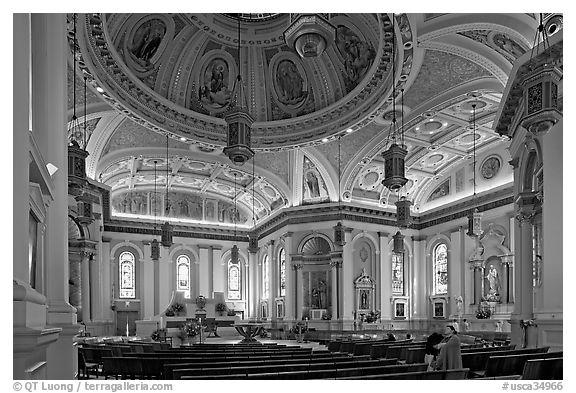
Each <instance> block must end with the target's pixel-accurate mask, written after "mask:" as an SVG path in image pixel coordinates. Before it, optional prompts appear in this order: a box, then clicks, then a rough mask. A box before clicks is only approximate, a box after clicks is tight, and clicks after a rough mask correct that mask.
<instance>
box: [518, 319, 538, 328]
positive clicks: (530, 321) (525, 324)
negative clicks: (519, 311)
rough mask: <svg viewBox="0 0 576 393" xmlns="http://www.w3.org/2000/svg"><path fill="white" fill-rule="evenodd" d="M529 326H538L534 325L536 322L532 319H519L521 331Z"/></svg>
mask: <svg viewBox="0 0 576 393" xmlns="http://www.w3.org/2000/svg"><path fill="white" fill-rule="evenodd" d="M530 326H538V325H536V321H535V320H533V319H521V320H520V327H521V328H523V329H526V328H527V327H530Z"/></svg>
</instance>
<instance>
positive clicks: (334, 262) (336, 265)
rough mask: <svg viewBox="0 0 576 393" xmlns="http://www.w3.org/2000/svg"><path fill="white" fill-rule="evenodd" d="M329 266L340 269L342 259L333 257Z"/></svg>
mask: <svg viewBox="0 0 576 393" xmlns="http://www.w3.org/2000/svg"><path fill="white" fill-rule="evenodd" d="M330 267H331V268H336V269H341V268H342V260H335V259H333V260H332V261H330Z"/></svg>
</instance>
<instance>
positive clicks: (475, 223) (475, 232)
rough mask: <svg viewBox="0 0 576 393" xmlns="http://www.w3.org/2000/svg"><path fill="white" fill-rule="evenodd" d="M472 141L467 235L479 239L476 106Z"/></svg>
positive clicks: (480, 216)
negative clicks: (471, 187) (470, 203)
mask: <svg viewBox="0 0 576 393" xmlns="http://www.w3.org/2000/svg"><path fill="white" fill-rule="evenodd" d="M472 112H473V114H472V121H473V125H472V140H473V143H474V144H473V147H472V154H473V160H474V162H473V163H472V171H473V173H474V175H473V179H474V180H473V181H474V185H473V187H474V194H473V196H472V204H473V206H474V208H473V209H472V210H471V211H470V213H469V214H468V233H467V235H468V236H470V237H479V236H480V235H482V233H483V231H482V213H480V212H479V211H478V207H477V206H476V104H472Z"/></svg>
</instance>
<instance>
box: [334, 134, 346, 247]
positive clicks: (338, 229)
mask: <svg viewBox="0 0 576 393" xmlns="http://www.w3.org/2000/svg"><path fill="white" fill-rule="evenodd" d="M340 138H342V136H341V135H338V218H339V220H338V223H337V224H336V226H334V243H335V244H336V245H338V246H341V247H343V246H344V245H345V244H346V239H345V237H344V233H345V231H346V228H345V227H344V225H342V206H341V203H340V202H341V199H342V198H341V193H342V191H341V186H340V177H341V169H340V168H341V154H340V151H341V144H340Z"/></svg>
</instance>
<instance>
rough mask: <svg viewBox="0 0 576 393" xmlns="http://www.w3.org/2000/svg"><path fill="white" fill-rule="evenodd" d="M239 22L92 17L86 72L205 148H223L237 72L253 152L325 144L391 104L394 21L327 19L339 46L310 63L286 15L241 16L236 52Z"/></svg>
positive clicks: (154, 123) (119, 103)
mask: <svg viewBox="0 0 576 393" xmlns="http://www.w3.org/2000/svg"><path fill="white" fill-rule="evenodd" d="M236 15H238V14H95V15H85V17H84V19H83V20H84V23H83V25H82V28H83V29H82V32H81V37H80V38H81V39H80V40H79V42H80V46H81V48H82V53H83V55H84V57H85V58H84V59H83V61H84V62H85V64H86V71H87V72H89V73H90V74H91V76H92V77H93V78H94V83H98V85H99V86H101V88H102V89H103V90H104V91H105V93H106V95H107V98H108V100H109V101H110V102H111V103H113V105H114V106H116V107H117V108H118V109H121V110H122V112H124V113H125V114H127V115H129V117H131V118H132V119H134V120H137V121H138V122H139V123H140V124H142V125H144V126H146V127H147V128H149V129H152V130H154V131H157V132H161V131H167V132H168V133H170V134H171V136H172V137H174V138H186V139H187V140H191V141H194V142H196V143H199V144H200V145H203V146H205V147H220V146H225V145H226V123H225V121H224V120H223V114H224V113H225V112H226V111H227V110H228V109H229V107H230V105H229V104H230V101H231V99H232V95H233V91H234V89H235V84H236V83H237V79H236V78H237V75H238V73H240V75H241V77H242V83H243V86H244V89H243V90H244V92H245V93H244V94H245V97H244V99H245V100H246V101H247V107H248V111H249V112H250V114H251V116H252V117H254V119H255V123H254V124H253V126H252V148H254V149H256V150H278V149H283V148H287V147H290V146H295V145H299V146H306V145H313V144H319V143H321V140H322V139H325V138H331V137H335V135H336V134H342V133H345V132H346V130H347V129H348V128H350V127H351V126H352V127H353V126H354V124H356V123H361V122H362V121H363V120H367V119H369V118H370V119H371V118H373V117H374V116H376V115H377V112H378V111H379V109H380V107H381V105H382V104H383V103H384V102H385V101H386V99H387V98H388V97H389V95H390V93H391V82H390V79H391V75H390V70H391V48H392V25H391V22H390V19H389V17H388V15H387V14H330V24H332V25H333V26H334V27H335V29H336V33H335V39H334V41H333V42H327V43H326V49H325V50H324V52H323V53H322V54H321V55H320V56H318V57H304V58H302V57H300V56H299V55H298V53H296V52H295V51H294V50H293V49H291V48H290V47H289V46H288V45H287V44H286V43H285V40H284V36H283V34H284V31H285V30H286V29H287V28H288V26H289V25H290V17H289V14H239V15H240V36H241V44H240V53H238V39H237V37H238V19H237V16H236ZM397 59H398V57H397ZM400 60H401V59H400Z"/></svg>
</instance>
